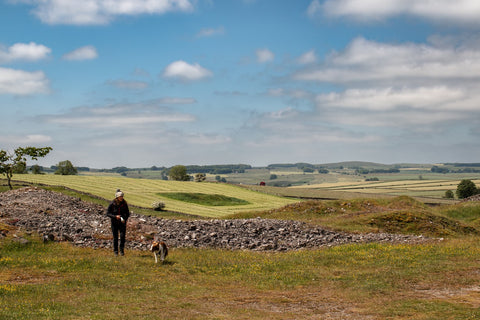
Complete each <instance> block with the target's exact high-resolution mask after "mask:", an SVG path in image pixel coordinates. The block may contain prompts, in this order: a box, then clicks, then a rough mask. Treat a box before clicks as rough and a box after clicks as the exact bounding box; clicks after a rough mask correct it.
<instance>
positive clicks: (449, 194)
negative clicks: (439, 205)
mask: <svg viewBox="0 0 480 320" xmlns="http://www.w3.org/2000/svg"><path fill="white" fill-rule="evenodd" d="M444 198H446V199H453V198H455V196H454V194H453V191H452V190H447V191H445V196H444Z"/></svg>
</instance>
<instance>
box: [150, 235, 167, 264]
mask: <svg viewBox="0 0 480 320" xmlns="http://www.w3.org/2000/svg"><path fill="white" fill-rule="evenodd" d="M150 251H152V252H153V255H154V256H155V263H158V259H157V253H158V254H159V255H160V261H162V263H163V261H164V260H165V258H166V257H167V255H168V248H167V245H166V244H165V242H163V241H158V240H154V241H153V242H152V245H151V246H150Z"/></svg>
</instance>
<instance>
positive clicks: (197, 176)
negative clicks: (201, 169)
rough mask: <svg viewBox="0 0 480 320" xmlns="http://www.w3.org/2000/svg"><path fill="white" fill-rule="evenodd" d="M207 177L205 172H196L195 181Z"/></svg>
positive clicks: (203, 179) (200, 180)
mask: <svg viewBox="0 0 480 320" xmlns="http://www.w3.org/2000/svg"><path fill="white" fill-rule="evenodd" d="M205 179H207V176H206V175H205V173H196V174H195V178H194V181H195V182H202V181H205Z"/></svg>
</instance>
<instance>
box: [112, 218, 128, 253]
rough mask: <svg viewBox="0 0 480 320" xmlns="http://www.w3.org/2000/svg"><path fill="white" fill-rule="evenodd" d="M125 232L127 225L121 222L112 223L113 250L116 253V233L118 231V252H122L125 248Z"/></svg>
mask: <svg viewBox="0 0 480 320" xmlns="http://www.w3.org/2000/svg"><path fill="white" fill-rule="evenodd" d="M126 232H127V225H126V224H125V223H121V222H117V221H115V222H113V223H112V233H113V251H114V252H115V253H118V234H119V233H120V252H121V253H123V249H124V248H125V233H126Z"/></svg>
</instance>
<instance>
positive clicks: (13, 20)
mask: <svg viewBox="0 0 480 320" xmlns="http://www.w3.org/2000/svg"><path fill="white" fill-rule="evenodd" d="M0 30H1V31H0V112H1V113H0V115H1V125H0V149H3V150H10V151H12V150H14V149H15V148H16V147H18V146H22V147H25V146H34V147H45V146H50V147H52V148H53V150H52V151H51V152H50V154H49V155H48V156H46V157H45V158H43V159H39V160H38V161H34V162H29V163H28V164H33V163H37V164H40V165H44V166H51V165H55V164H57V163H58V162H60V161H64V160H70V161H71V162H72V163H73V164H74V165H75V166H81V167H90V168H113V167H117V166H126V167H130V168H142V167H151V166H157V167H162V166H166V167H170V166H173V165H178V164H182V165H193V164H196V165H212V164H238V163H242V164H249V165H252V166H265V165H268V164H273V163H296V162H308V163H312V164H322V163H331V162H341V161H372V162H378V163H384V164H394V163H442V162H479V161H480V1H478V0H82V1H77V0H0Z"/></svg>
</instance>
